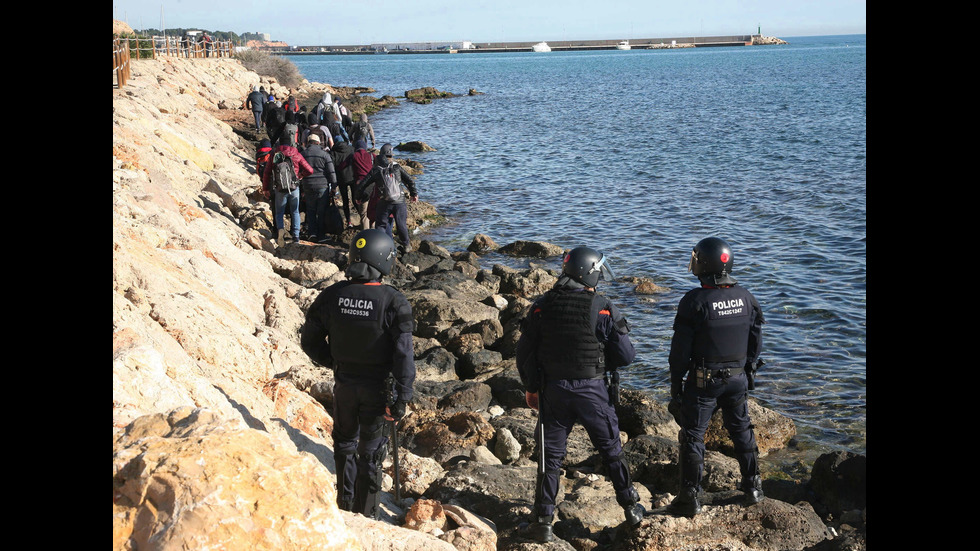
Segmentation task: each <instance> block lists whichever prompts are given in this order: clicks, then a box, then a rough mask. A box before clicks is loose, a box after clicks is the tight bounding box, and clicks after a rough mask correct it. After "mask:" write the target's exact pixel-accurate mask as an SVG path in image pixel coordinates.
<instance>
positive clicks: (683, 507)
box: [670, 486, 701, 517]
mask: <svg viewBox="0 0 980 551" xmlns="http://www.w3.org/2000/svg"><path fill="white" fill-rule="evenodd" d="M670 511H671V512H672V513H674V514H677V515H681V516H685V517H693V516H694V515H696V514H698V513H700V512H701V502H700V501H698V490H697V488H695V487H694V486H685V487H684V488H682V489H681V493H680V494H678V496H677V497H675V498H674V501H671V502H670Z"/></svg>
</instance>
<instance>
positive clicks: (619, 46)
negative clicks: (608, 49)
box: [616, 40, 630, 50]
mask: <svg viewBox="0 0 980 551" xmlns="http://www.w3.org/2000/svg"><path fill="white" fill-rule="evenodd" d="M616 49H617V50H629V49H630V41H629V40H624V41H622V42H620V43H619V44H616Z"/></svg>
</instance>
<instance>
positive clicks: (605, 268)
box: [589, 255, 615, 281]
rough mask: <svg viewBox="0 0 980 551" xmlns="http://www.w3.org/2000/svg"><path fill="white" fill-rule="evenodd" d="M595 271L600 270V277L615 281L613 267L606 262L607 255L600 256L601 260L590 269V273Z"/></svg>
mask: <svg viewBox="0 0 980 551" xmlns="http://www.w3.org/2000/svg"><path fill="white" fill-rule="evenodd" d="M595 272H599V277H601V278H602V279H604V280H606V281H613V280H614V279H615V276H614V275H613V273H612V269H610V268H609V264H608V263H607V262H606V255H602V256H600V257H599V261H598V262H596V263H595V264H593V265H592V268H591V269H590V270H589V273H590V274H593V273H595Z"/></svg>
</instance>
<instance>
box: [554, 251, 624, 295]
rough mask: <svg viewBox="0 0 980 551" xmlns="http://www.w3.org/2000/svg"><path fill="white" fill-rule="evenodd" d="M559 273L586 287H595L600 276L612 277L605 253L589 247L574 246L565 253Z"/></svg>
mask: <svg viewBox="0 0 980 551" xmlns="http://www.w3.org/2000/svg"><path fill="white" fill-rule="evenodd" d="M561 273H562V275H563V276H567V277H568V278H570V279H571V280H573V281H576V282H578V283H581V284H582V285H585V286H586V287H595V286H596V284H598V283H599V278H600V277H603V278H604V279H607V280H610V281H612V279H613V274H612V271H611V270H610V269H609V266H608V265H607V263H606V257H605V255H603V254H602V253H600V252H599V251H597V250H595V249H592V248H589V247H575V248H574V249H572V250H570V251H568V252H567V253H565V258H564V259H563V260H562V263H561Z"/></svg>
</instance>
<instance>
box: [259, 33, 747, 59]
mask: <svg viewBox="0 0 980 551" xmlns="http://www.w3.org/2000/svg"><path fill="white" fill-rule="evenodd" d="M761 38H762V37H761V35H751V34H746V35H727V36H682V37H670V38H639V39H629V40H626V39H622V38H619V39H612V40H554V41H547V43H548V46H549V47H550V48H551V51H553V52H561V51H582V50H615V49H617V48H618V47H619V44H620V43H621V42H624V41H625V42H628V44H629V49H631V50H659V49H669V48H704V47H719V46H751V45H753V44H756V43H761V41H760V39H761ZM462 44H463V43H460V42H415V43H411V44H406V43H378V44H363V45H342V46H296V47H295V48H294V49H283V50H279V51H276V53H279V54H283V55H310V54H334V55H342V54H346V55H351V54H355V55H356V54H380V53H384V54H446V53H454V54H455V53H461V54H462V53H488V52H530V51H533V50H532V47H533V46H534V45H535V44H537V42H472V43H465V44H467V45H468V46H469V47H462Z"/></svg>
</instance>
